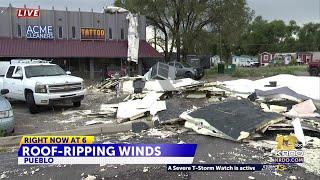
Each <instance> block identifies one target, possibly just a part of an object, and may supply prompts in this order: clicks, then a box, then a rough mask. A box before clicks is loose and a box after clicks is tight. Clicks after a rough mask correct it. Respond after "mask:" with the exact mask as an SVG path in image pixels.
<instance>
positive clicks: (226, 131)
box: [180, 100, 283, 140]
mask: <svg viewBox="0 0 320 180" xmlns="http://www.w3.org/2000/svg"><path fill="white" fill-rule="evenodd" d="M180 118H182V119H185V120H186V121H187V122H186V124H185V126H186V127H188V128H191V129H193V130H195V131H196V132H198V133H200V134H205V135H211V136H216V137H221V138H225V139H231V140H237V139H239V140H240V139H243V138H244V137H248V136H249V134H252V133H255V132H256V131H259V130H261V129H262V128H264V127H265V126H267V125H269V124H273V123H276V122H280V121H283V118H282V117H281V116H280V115H278V114H276V113H266V112H263V111H261V110H260V109H259V108H257V107H256V106H255V105H254V104H252V103H251V102H250V101H248V100H230V101H226V102H222V103H217V104H210V105H208V106H206V107H203V108H199V109H197V110H195V111H193V112H191V113H183V114H181V116H180ZM241 132H243V133H242V136H241Z"/></svg>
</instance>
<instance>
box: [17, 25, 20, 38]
mask: <svg viewBox="0 0 320 180" xmlns="http://www.w3.org/2000/svg"><path fill="white" fill-rule="evenodd" d="M17 31H18V37H21V25H20V24H18V26H17Z"/></svg>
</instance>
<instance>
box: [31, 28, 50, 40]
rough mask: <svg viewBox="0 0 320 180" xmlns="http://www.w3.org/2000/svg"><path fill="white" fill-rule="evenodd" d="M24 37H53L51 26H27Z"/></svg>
mask: <svg viewBox="0 0 320 180" xmlns="http://www.w3.org/2000/svg"><path fill="white" fill-rule="evenodd" d="M26 29H27V32H26V37H27V39H53V38H54V33H53V26H37V25H29V26H27V28H26Z"/></svg>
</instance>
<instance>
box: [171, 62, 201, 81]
mask: <svg viewBox="0 0 320 180" xmlns="http://www.w3.org/2000/svg"><path fill="white" fill-rule="evenodd" d="M168 65H169V66H174V67H175V68H176V77H183V78H193V79H201V78H202V77H203V68H195V67H192V66H191V65H190V64H187V63H184V62H177V61H172V62H169V63H168Z"/></svg>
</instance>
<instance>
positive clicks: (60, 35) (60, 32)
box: [58, 26, 62, 39]
mask: <svg viewBox="0 0 320 180" xmlns="http://www.w3.org/2000/svg"><path fill="white" fill-rule="evenodd" d="M58 37H59V38H60V39H62V27H61V26H59V36H58Z"/></svg>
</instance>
